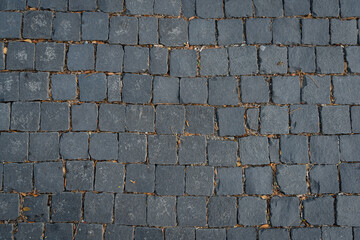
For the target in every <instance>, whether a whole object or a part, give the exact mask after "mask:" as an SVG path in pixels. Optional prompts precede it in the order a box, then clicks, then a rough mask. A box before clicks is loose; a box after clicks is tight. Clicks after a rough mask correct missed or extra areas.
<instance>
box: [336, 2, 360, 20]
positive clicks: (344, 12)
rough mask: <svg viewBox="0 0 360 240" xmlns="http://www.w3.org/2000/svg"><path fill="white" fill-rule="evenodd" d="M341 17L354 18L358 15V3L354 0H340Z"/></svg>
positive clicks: (359, 9)
mask: <svg viewBox="0 0 360 240" xmlns="http://www.w3.org/2000/svg"><path fill="white" fill-rule="evenodd" d="M340 6H341V17H355V16H358V15H360V5H359V2H357V1H355V0H347V1H346V0H340Z"/></svg>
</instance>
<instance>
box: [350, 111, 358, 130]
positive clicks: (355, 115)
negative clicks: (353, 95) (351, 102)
mask: <svg viewBox="0 0 360 240" xmlns="http://www.w3.org/2000/svg"><path fill="white" fill-rule="evenodd" d="M359 124H360V108H359V106H353V107H351V129H352V132H353V133H360V125H359Z"/></svg>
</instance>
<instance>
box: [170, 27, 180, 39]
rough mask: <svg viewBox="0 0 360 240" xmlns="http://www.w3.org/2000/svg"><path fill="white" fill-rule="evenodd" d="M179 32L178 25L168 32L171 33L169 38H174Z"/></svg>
mask: <svg viewBox="0 0 360 240" xmlns="http://www.w3.org/2000/svg"><path fill="white" fill-rule="evenodd" d="M180 33H181V30H180V28H179V27H176V28H173V29H171V31H170V32H169V35H172V36H171V38H172V39H174V38H176V37H177V36H178V35H179V34H180Z"/></svg>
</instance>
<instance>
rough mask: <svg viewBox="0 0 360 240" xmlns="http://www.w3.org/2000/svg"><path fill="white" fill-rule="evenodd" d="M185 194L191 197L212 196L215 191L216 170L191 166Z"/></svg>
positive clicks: (188, 171)
mask: <svg viewBox="0 0 360 240" xmlns="http://www.w3.org/2000/svg"><path fill="white" fill-rule="evenodd" d="M185 173H186V180H185V183H186V185H185V192H186V193H187V194H189V195H200V196H201V195H205V196H211V195H213V191H214V168H212V167H207V166H190V167H188V168H187V169H186V172H185Z"/></svg>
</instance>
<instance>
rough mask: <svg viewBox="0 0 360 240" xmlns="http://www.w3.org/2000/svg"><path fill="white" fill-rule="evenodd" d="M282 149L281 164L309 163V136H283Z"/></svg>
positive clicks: (281, 139)
mask: <svg viewBox="0 0 360 240" xmlns="http://www.w3.org/2000/svg"><path fill="white" fill-rule="evenodd" d="M280 149H281V162H283V163H290V164H291V163H309V150H308V138H307V136H300V135H287V136H281V137H280Z"/></svg>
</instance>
